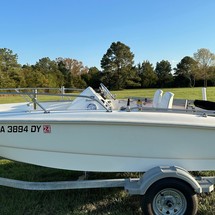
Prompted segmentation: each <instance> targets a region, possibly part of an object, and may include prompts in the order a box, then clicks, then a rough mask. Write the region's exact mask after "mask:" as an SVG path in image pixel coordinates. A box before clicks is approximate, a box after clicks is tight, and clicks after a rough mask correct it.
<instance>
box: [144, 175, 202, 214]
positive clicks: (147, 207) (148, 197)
mask: <svg viewBox="0 0 215 215" xmlns="http://www.w3.org/2000/svg"><path fill="white" fill-rule="evenodd" d="M141 208H142V211H143V213H144V214H145V215H166V214H172V215H194V214H196V213H197V209H198V199H197V195H196V193H195V192H194V190H193V189H192V188H191V186H189V185H188V184H187V183H186V182H184V181H182V180H179V179H175V178H165V179H161V180H159V181H157V182H155V183H154V184H153V185H152V186H151V187H150V188H149V189H148V190H147V192H146V193H145V195H144V196H142V201H141Z"/></svg>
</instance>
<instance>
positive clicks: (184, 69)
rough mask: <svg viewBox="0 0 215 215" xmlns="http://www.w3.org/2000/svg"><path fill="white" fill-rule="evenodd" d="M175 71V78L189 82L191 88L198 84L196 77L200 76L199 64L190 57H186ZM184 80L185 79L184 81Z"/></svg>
mask: <svg viewBox="0 0 215 215" xmlns="http://www.w3.org/2000/svg"><path fill="white" fill-rule="evenodd" d="M174 70H175V74H174V75H175V76H176V77H181V78H184V79H185V82H186V79H188V80H189V86H190V87H194V86H195V82H196V77H197V74H198V65H197V62H196V61H195V60H194V59H193V58H191V57H189V56H186V57H184V58H183V59H182V60H181V61H180V62H179V63H178V64H177V67H176V68H175V69H174ZM182 80H183V79H182Z"/></svg>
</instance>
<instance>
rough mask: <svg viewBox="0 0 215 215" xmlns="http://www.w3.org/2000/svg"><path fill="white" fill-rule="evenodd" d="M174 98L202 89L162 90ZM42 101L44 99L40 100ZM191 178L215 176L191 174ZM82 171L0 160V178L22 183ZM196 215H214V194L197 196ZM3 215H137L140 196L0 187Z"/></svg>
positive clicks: (145, 93)
mask: <svg viewBox="0 0 215 215" xmlns="http://www.w3.org/2000/svg"><path fill="white" fill-rule="evenodd" d="M164 91H171V92H173V93H174V94H175V98H188V99H192V100H193V99H201V88H180V89H176V88H174V89H164ZM154 92H155V89H144V90H123V91H114V92H112V93H114V94H117V97H118V98H125V97H129V96H130V97H150V98H152V97H153V94H154ZM214 92H215V88H214V87H210V88H207V93H208V100H212V101H215V93H214ZM43 99H45V98H43ZM0 101H1V103H8V102H20V101H23V100H21V99H20V97H18V96H1V97H0ZM193 174H194V175H207V176H208V175H213V176H214V175H215V172H214V171H211V172H198V173H197V172H194V173H193ZM80 175H82V172H75V171H66V170H58V169H50V168H45V167H38V166H34V165H29V164H22V163H19V162H13V161H9V160H6V159H3V158H2V159H1V158H0V177H7V178H12V179H19V180H25V181H62V180H64V181H66V180H76V179H77V178H78V177H79V176H80ZM138 175H139V174H138V173H136V174H134V173H133V174H129V173H90V174H89V179H101V178H104V179H107V178H128V177H137V176H138ZM198 197H199V212H198V214H199V215H214V211H215V192H213V193H210V194H203V195H199V196H198ZM0 199H1V207H0V214H2V215H15V214H16V215H53V214H56V215H84V214H87V215H140V214H142V213H141V209H140V205H139V200H140V196H129V195H128V194H127V192H126V191H124V190H123V189H121V188H112V189H109V188H108V189H83V190H61V191H27V190H19V189H15V188H8V187H0Z"/></svg>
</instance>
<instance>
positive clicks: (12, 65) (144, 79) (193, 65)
mask: <svg viewBox="0 0 215 215" xmlns="http://www.w3.org/2000/svg"><path fill="white" fill-rule="evenodd" d="M101 82H102V83H104V84H105V85H106V86H107V87H108V88H109V89H111V90H113V89H114V90H119V89H128V88H152V87H153V88H164V87H195V86H205V87H206V86H214V85H215V55H214V54H213V53H211V52H210V50H208V49H205V48H201V49H198V50H197V52H196V53H194V54H193V57H190V56H185V57H184V58H182V59H181V61H180V62H179V63H178V64H177V66H176V67H175V68H172V66H171V64H170V62H169V61H168V60H162V61H160V62H157V63H156V66H155V68H154V67H153V65H152V64H151V63H150V62H149V61H147V60H145V61H143V62H142V63H139V64H138V65H135V64H134V54H133V53H132V52H131V50H130V48H129V47H128V46H127V45H125V44H123V43H121V42H113V43H112V44H111V46H110V47H109V48H108V49H107V52H106V53H105V54H104V55H103V57H102V59H101V70H99V69H98V68H96V67H91V68H88V67H86V66H84V65H83V63H82V62H80V61H78V60H75V59H71V58H61V57H59V58H57V59H55V60H51V59H50V58H49V57H44V58H42V59H39V60H38V62H36V63H35V65H28V64H27V65H20V64H19V63H18V55H17V54H14V53H13V51H12V50H10V49H8V48H0V88H14V87H16V88H18V87H49V88H53V87H54V88H55V87H61V86H64V87H66V88H85V87H87V86H91V87H93V88H98V87H99V84H100V83H101Z"/></svg>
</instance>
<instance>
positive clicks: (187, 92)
mask: <svg viewBox="0 0 215 215" xmlns="http://www.w3.org/2000/svg"><path fill="white" fill-rule="evenodd" d="M162 90H163V91H164V92H167V91H170V92H172V93H174V94H175V95H174V98H176V99H189V100H195V99H202V88H201V87H195V88H166V89H162ZM155 91H156V89H134V90H121V91H111V92H112V93H113V94H115V95H116V97H117V98H121V99H122V98H128V97H144V98H145V97H146V98H153V96H154V93H155ZM207 99H208V100H210V101H215V87H208V88H207Z"/></svg>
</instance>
